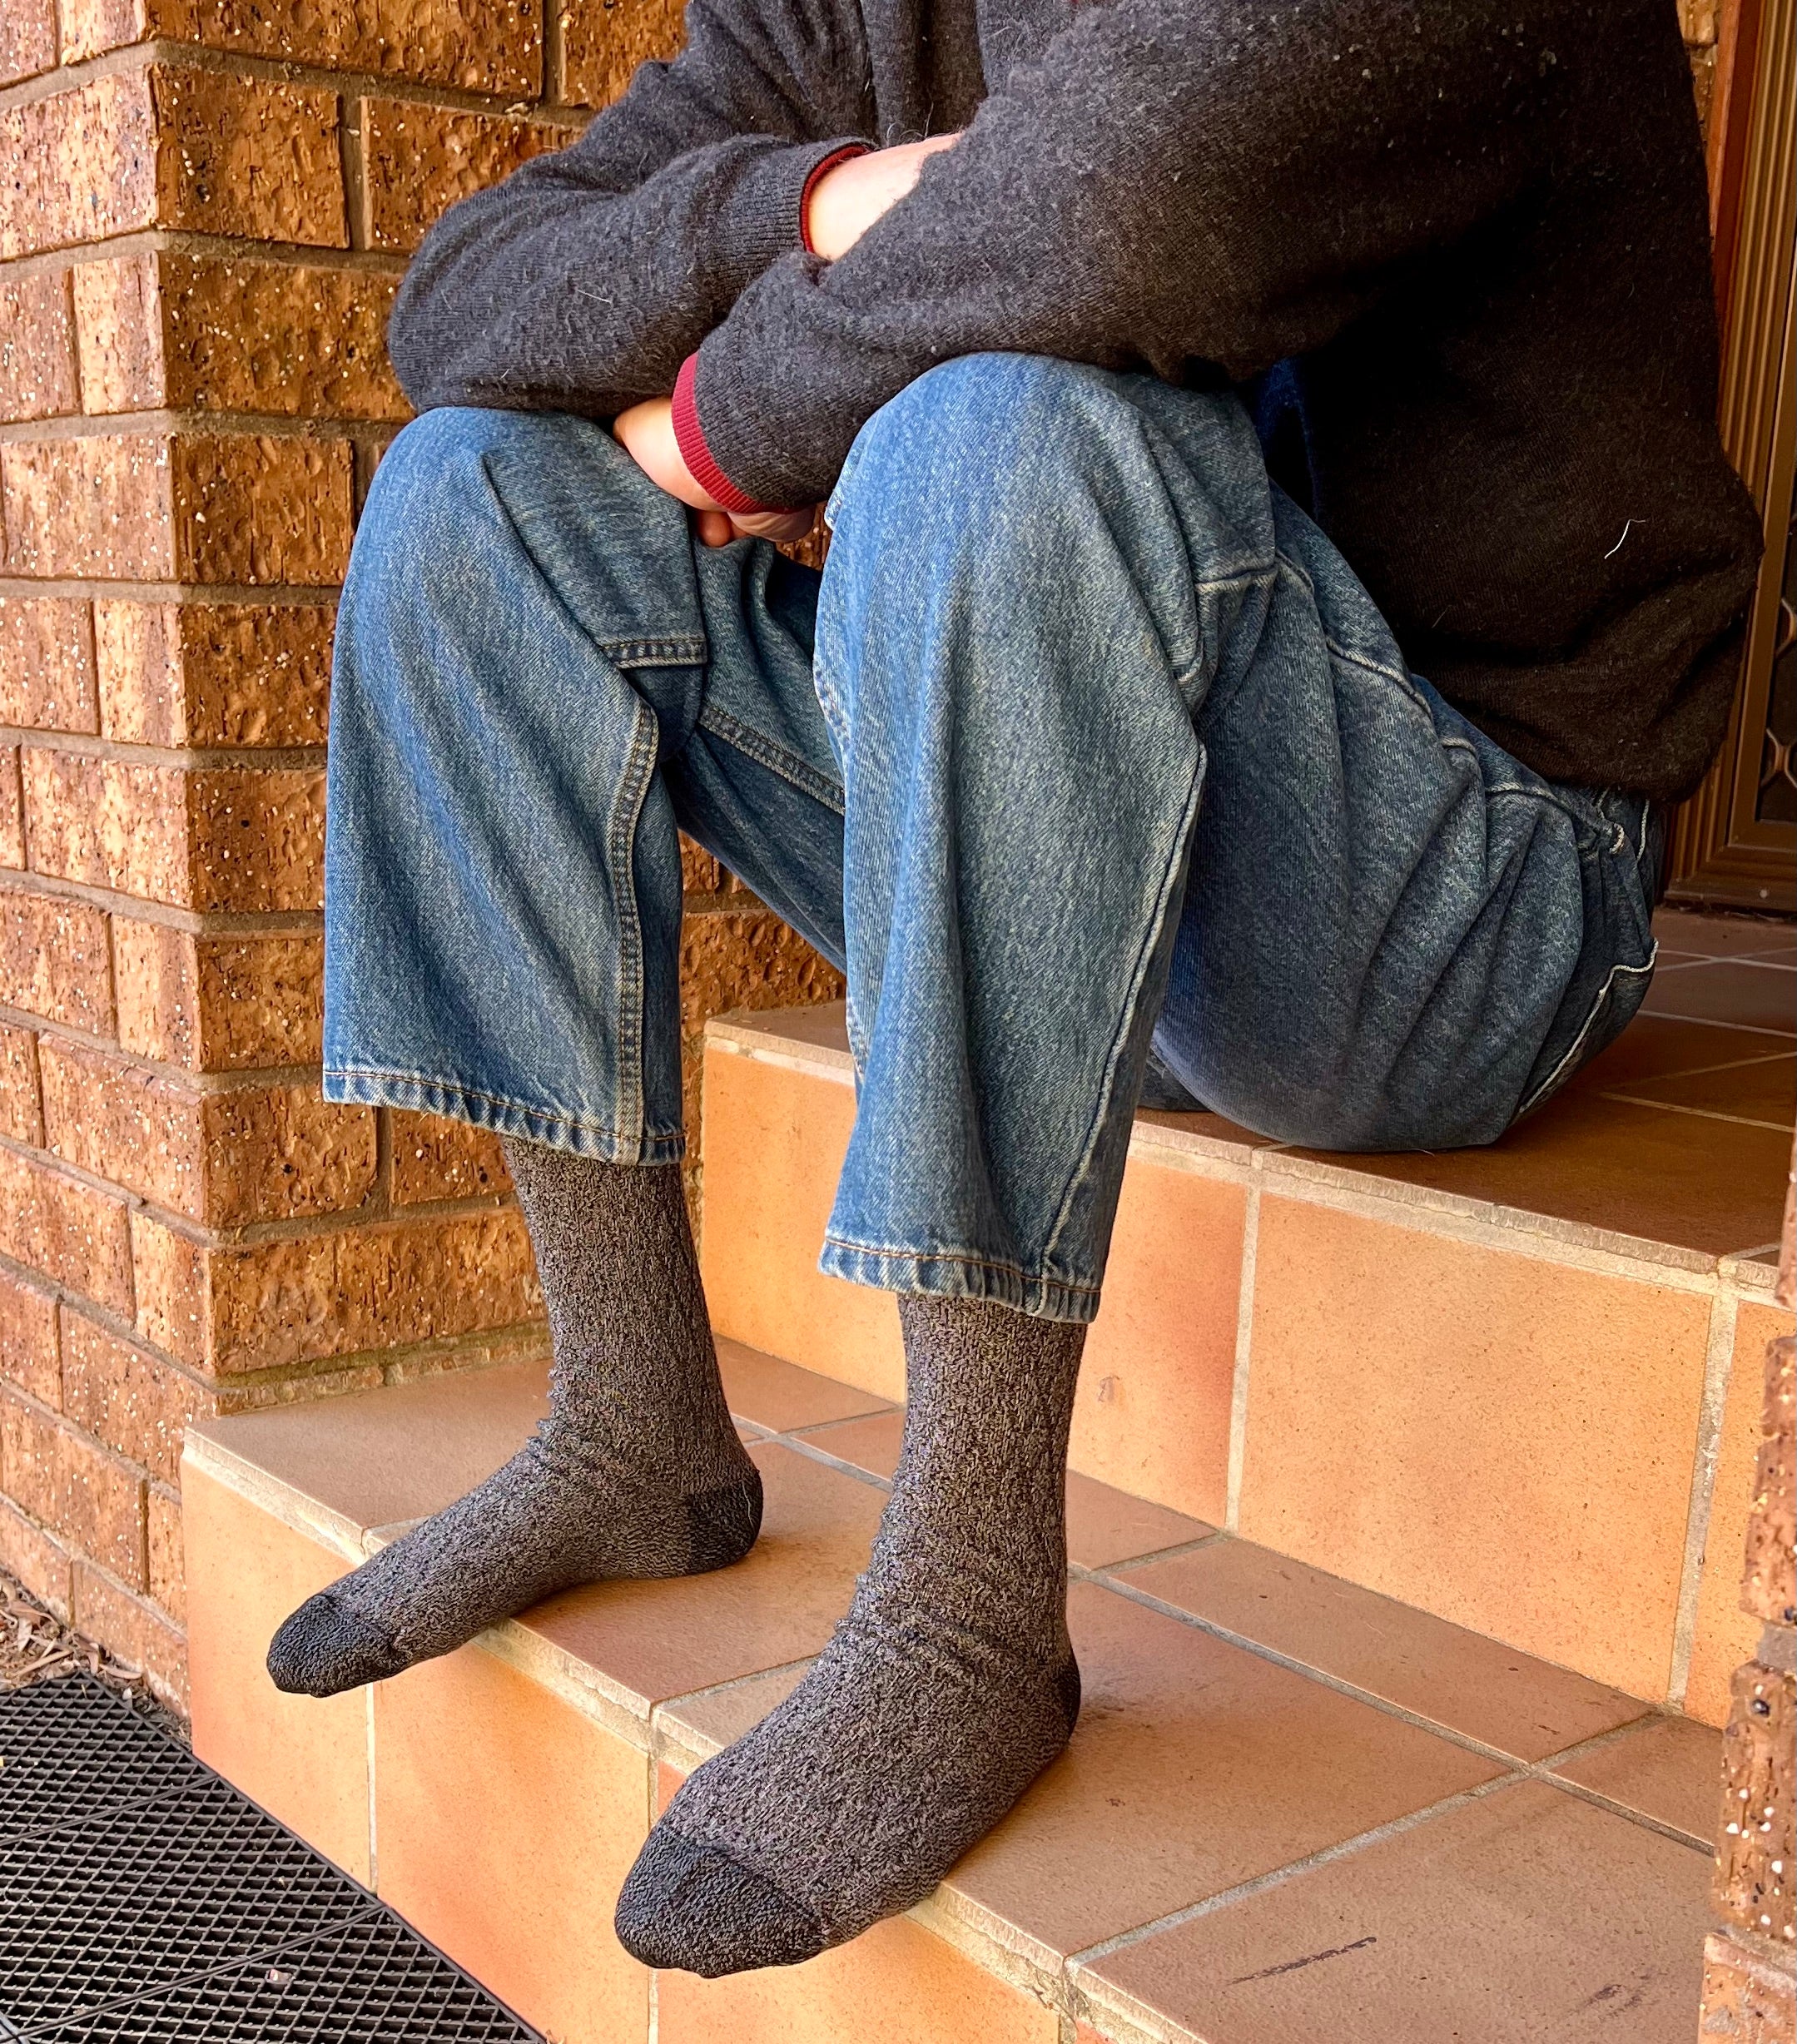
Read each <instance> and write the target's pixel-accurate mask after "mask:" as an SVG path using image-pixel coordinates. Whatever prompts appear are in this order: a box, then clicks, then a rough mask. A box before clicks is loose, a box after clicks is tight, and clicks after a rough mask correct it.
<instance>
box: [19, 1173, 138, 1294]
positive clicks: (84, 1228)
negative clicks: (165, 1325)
mask: <svg viewBox="0 0 1797 2044" xmlns="http://www.w3.org/2000/svg"><path fill="white" fill-rule="evenodd" d="M0 1256H7V1257H10V1258H12V1261H13V1262H14V1263H23V1264H24V1265H26V1266H27V1268H29V1269H32V1270H34V1271H40V1272H42V1273H43V1275H44V1276H45V1277H50V1278H53V1279H54V1280H55V1281H56V1282H57V1283H58V1284H63V1285H67V1287H68V1288H69V1289H70V1291H72V1292H82V1293H84V1294H85V1295H86V1296H87V1297H88V1298H91V1299H94V1300H96V1301H97V1302H99V1304H101V1305H102V1306H107V1307H111V1308H112V1311H113V1312H116V1313H118V1314H121V1315H122V1316H127V1317H128V1316H129V1314H130V1312H131V1311H132V1281H131V1228H130V1225H129V1223H128V1222H127V1218H126V1207H125V1203H124V1202H123V1201H122V1200H121V1199H114V1198H110V1197H108V1195H107V1194H106V1193H102V1192H99V1191H97V1190H96V1189H95V1188H93V1187H92V1186H91V1185H83V1184H81V1183H78V1182H77V1180H75V1179H73V1178H70V1177H68V1176H67V1173H64V1172H62V1171H58V1170H57V1169H55V1168H53V1167H52V1166H51V1165H49V1164H45V1163H37V1161H36V1160H35V1159H33V1158H29V1157H26V1156H23V1155H22V1154H21V1153H19V1152H18V1151H17V1150H13V1149H0Z"/></svg>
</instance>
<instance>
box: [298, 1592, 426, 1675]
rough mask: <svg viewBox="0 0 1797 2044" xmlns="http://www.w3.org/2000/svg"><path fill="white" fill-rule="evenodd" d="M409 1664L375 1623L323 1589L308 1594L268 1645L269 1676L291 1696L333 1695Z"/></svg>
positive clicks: (392, 1673) (394, 1671)
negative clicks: (358, 1614)
mask: <svg viewBox="0 0 1797 2044" xmlns="http://www.w3.org/2000/svg"><path fill="white" fill-rule="evenodd" d="M409 1665H410V1664H409V1662H408V1661H407V1660H406V1658H405V1655H403V1654H401V1653H400V1650H399V1649H398V1648H397V1647H396V1646H395V1645H394V1644H393V1642H392V1640H390V1639H389V1638H388V1636H387V1635H386V1634H385V1632H383V1631H382V1630H381V1629H380V1626H378V1625H375V1624H373V1623H371V1622H370V1620H367V1619H365V1618H360V1617H358V1616H357V1615H356V1614H355V1612H354V1611H351V1610H346V1609H345V1607H344V1606H343V1605H341V1604H340V1603H339V1602H338V1601H337V1600H336V1599H335V1597H333V1596H332V1595H331V1594H330V1591H329V1590H320V1592H319V1593H318V1595H316V1596H315V1597H308V1598H307V1599H306V1600H305V1603H304V1604H302V1605H300V1608H299V1610H297V1611H295V1613H294V1614H293V1615H292V1616H291V1617H290V1618H288V1619H286V1620H284V1621H283V1623H282V1625H281V1626H280V1630H279V1631H278V1632H277V1633H276V1635H275V1636H274V1638H273V1639H272V1640H270V1642H269V1646H268V1672H269V1676H270V1678H271V1680H272V1681H273V1683H274V1684H275V1687H276V1689H285V1690H287V1691H288V1692H289V1694H292V1695H295V1696H335V1695H336V1694H338V1692H339V1691H340V1690H342V1689H360V1687H361V1685H362V1684H363V1683H365V1682H379V1681H381V1680H383V1679H385V1677H386V1676H388V1675H396V1674H399V1672H400V1669H402V1668H405V1667H407V1666H409Z"/></svg>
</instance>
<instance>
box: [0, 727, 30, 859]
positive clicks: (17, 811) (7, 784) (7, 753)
mask: <svg viewBox="0 0 1797 2044" xmlns="http://www.w3.org/2000/svg"><path fill="white" fill-rule="evenodd" d="M24 863H25V801H24V797H23V796H22V793H21V791H20V788H19V773H18V747H17V746H16V745H0V866H11V867H12V868H14V869H15V870H17V868H18V867H20V866H23V865H24Z"/></svg>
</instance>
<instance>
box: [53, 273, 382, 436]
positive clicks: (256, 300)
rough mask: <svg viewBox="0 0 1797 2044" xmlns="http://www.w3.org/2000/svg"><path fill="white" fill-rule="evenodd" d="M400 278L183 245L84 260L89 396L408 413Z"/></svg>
mask: <svg viewBox="0 0 1797 2044" xmlns="http://www.w3.org/2000/svg"><path fill="white" fill-rule="evenodd" d="M398 285H399V280H398V279H397V278H396V277H394V276H390V275H383V274H381V273H380V272H378V271H374V270H329V269H320V268H317V267H315V266H314V265H309V264H308V265H299V266H295V265H290V264H286V263H267V262H245V261H242V260H228V261H227V260H221V259H220V258H217V257H215V256H197V255H179V254H172V253H163V254H150V255H130V256H122V257H118V258H116V259H114V260H110V261H104V262H93V263H83V264H82V265H81V266H80V268H79V269H77V271H76V272H75V285H74V291H75V318H76V330H77V335H78V336H79V347H80V359H81V375H82V397H83V399H84V402H85V405H86V409H87V410H88V411H89V412H130V411H143V410H148V409H151V408H153V407H155V406H157V405H167V406H170V407H173V408H176V409H182V408H186V409H197V410H202V411H205V410H211V411H236V412H266V413H272V414H276V415H277V416H285V417H290V418H294V417H315V416H323V417H327V418H335V419H387V420H392V421H394V422H395V423H397V422H399V421H400V420H402V419H405V418H407V417H409V416H410V408H409V407H408V405H407V404H406V402H405V396H404V394H402V393H401V391H400V386H399V383H398V380H396V379H395V375H394V374H393V370H392V368H391V366H390V365H389V363H388V360H387V351H386V345H385V334H386V325H387V315H388V312H389V311H390V309H391V307H392V304H393V298H394V293H395V290H397V289H398ZM20 415H21V416H22V417H23V416H31V415H32V414H20Z"/></svg>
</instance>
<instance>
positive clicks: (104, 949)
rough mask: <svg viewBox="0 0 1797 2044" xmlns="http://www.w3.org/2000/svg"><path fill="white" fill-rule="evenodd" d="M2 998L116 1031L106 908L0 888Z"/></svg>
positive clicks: (90, 1027) (94, 1029) (79, 1025)
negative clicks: (104, 911) (104, 909)
mask: <svg viewBox="0 0 1797 2044" xmlns="http://www.w3.org/2000/svg"><path fill="white" fill-rule="evenodd" d="M0 1002H3V1003H4V1004H5V1005H6V1006H7V1007H9V1008H23V1009H25V1010H27V1012H28V1013H30V1014H32V1015H42V1017H43V1018H44V1020H46V1021H47V1022H62V1023H64V1024H67V1026H68V1027H69V1028H71V1029H86V1030H87V1032H88V1033H89V1034H92V1035H97V1036H111V1035H112V1034H113V1033H114V1027H113V1013H112V955H111V952H110V950H109V948H108V946H107V928H106V917H105V915H104V914H103V913H102V911H101V910H98V909H97V908H92V907H90V906H89V905H88V904H87V903H86V902H85V901H67V900H60V899H59V898H58V897H57V896H56V895H46V894H38V893H37V892H35V891H31V890H28V889H26V888H23V887H0Z"/></svg>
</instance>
